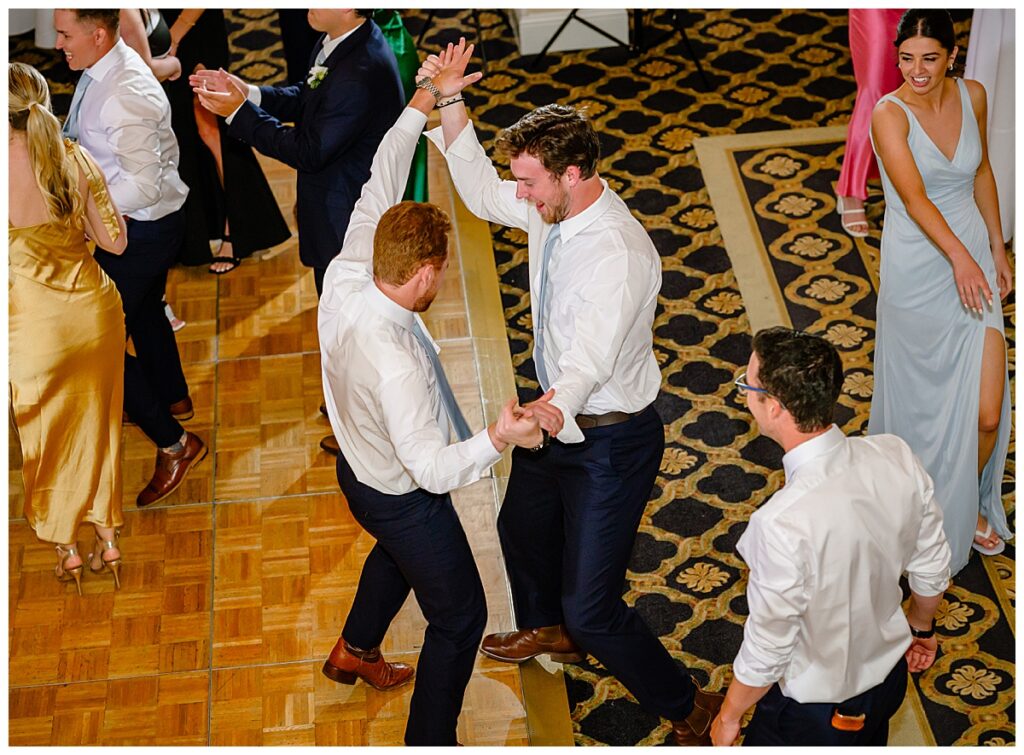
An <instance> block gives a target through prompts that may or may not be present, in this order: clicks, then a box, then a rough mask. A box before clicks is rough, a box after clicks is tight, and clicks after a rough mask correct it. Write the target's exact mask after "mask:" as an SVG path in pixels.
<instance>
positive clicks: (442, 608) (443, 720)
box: [337, 454, 487, 746]
mask: <svg viewBox="0 0 1024 755" xmlns="http://www.w3.org/2000/svg"><path fill="white" fill-rule="evenodd" d="M337 465H338V467H337V468H338V483H339V485H340V486H341V490H342V492H343V493H344V494H345V497H346V499H348V506H349V509H350V510H351V512H352V516H354V517H355V519H356V521H357V522H359V524H360V525H362V526H363V528H364V529H365V530H366V531H367V532H369V533H370V534H371V535H373V536H374V537H375V538H376V539H377V544H376V545H375V546H374V547H373V550H371V551H370V554H369V555H368V556H367V557H366V561H365V563H364V564H363V572H362V574H361V575H360V577H359V588H358V590H357V592H356V597H355V600H354V601H353V603H352V610H351V611H349V615H348V619H347V621H346V622H345V628H344V629H343V630H342V632H341V635H342V637H344V638H345V641H346V642H348V643H349V644H350V645H354V646H355V647H357V648H362V649H364V650H369V649H371V648H375V647H377V646H378V645H380V643H381V641H382V640H383V639H384V634H385V633H386V632H387V630H388V627H389V626H390V625H391V621H392V619H394V618H395V615H396V614H397V613H398V610H399V609H400V608H401V607H402V604H403V603H404V602H405V599H406V597H407V596H408V595H409V590H410V588H411V589H412V592H413V595H415V597H416V602H417V603H419V606H420V609H421V610H422V611H423V615H424V617H426V619H427V630H426V634H425V635H424V639H423V648H422V650H420V657H419V662H418V663H417V664H416V688H415V689H414V690H413V694H412V701H411V703H410V705H409V722H408V724H407V725H406V729H405V743H406V744H407V745H449V746H451V745H454V744H455V743H456V740H455V729H456V725H457V724H458V720H459V712H460V711H461V710H462V698H463V696H464V694H465V692H466V685H467V684H468V683H469V677H470V676H471V675H472V673H473V663H474V661H475V660H476V652H477V647H478V646H479V644H480V638H481V637H483V633H484V626H485V624H486V623H487V604H486V602H485V601H484V589H483V585H482V584H481V583H480V574H479V572H477V568H476V562H475V561H474V560H473V553H472V551H470V549H469V542H468V541H467V540H466V533H465V532H464V531H463V529H462V524H461V522H460V521H459V517H458V515H457V514H456V513H455V508H454V507H453V506H452V499H451V496H450V495H448V494H447V493H445V494H444V495H435V494H433V493H428V492H427V491H425V490H414V491H413V492H411V493H406V494H404V495H387V494H385V493H381V492H379V491H377V490H374V489H373V488H371V487H369V486H368V485H364V484H363V483H361V482H359V481H358V480H357V479H356V477H355V474H354V473H353V472H352V468H351V467H350V466H349V465H348V463H347V462H346V461H345V457H344V455H341V454H339V455H338V462H337Z"/></svg>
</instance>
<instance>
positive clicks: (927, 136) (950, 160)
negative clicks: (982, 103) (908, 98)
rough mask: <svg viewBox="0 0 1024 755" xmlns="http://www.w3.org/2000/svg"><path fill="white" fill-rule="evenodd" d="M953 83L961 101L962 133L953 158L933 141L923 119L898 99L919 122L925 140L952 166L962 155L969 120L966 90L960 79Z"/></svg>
mask: <svg viewBox="0 0 1024 755" xmlns="http://www.w3.org/2000/svg"><path fill="white" fill-rule="evenodd" d="M953 83H954V88H955V89H956V96H957V98H958V99H959V101H960V133H958V134H957V136H956V146H955V147H954V148H953V156H952V157H946V153H945V152H943V151H942V148H941V147H939V145H938V144H936V143H935V140H934V139H932V135H931V134H929V133H928V129H926V128H925V127H924V124H923V123H921V119H920V118H918V117H917V113H915V112H914V109H913V108H912V107H910V105H908V104H907V103H906V102H904V101H903V100H902V99H900V98H899V97H897V98H896V99H898V100H900V102H901V103H903V105H905V106H906V108H907V112H908V113H910V114H911V115H912V116H914V120H915V121H917V125H918V128H920V129H921V133H922V134H924V136H925V139H927V140H928V142H929V144H931V145H932V146H933V147H934V148H935V151H936V152H938V153H939V154H940V155H942V157H943V158H944V159H945V160H946V162H947V163H948V164H950V165H952V164H953V163H954V162H956V156H957V155H958V154H959V153H960V145H961V144H962V143H963V141H964V126H965V125H966V124H965V121H966V120H967V116H966V114H965V113H964V90H963V88H961V86H960V79H954V80H953Z"/></svg>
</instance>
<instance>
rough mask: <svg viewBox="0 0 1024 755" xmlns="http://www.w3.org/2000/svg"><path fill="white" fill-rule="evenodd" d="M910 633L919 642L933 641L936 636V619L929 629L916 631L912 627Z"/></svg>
mask: <svg viewBox="0 0 1024 755" xmlns="http://www.w3.org/2000/svg"><path fill="white" fill-rule="evenodd" d="M910 633H911V634H912V635H913V636H914V637H916V638H917V639H919V640H928V639H931V638H932V637H934V636H935V619H932V625H931V627H930V628H929V629H914V627H913V625H911V627H910Z"/></svg>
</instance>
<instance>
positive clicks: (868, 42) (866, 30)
mask: <svg viewBox="0 0 1024 755" xmlns="http://www.w3.org/2000/svg"><path fill="white" fill-rule="evenodd" d="M902 15H903V11H902V10H893V9H890V8H851V9H850V57H851V58H852V60H853V76H854V78H855V79H856V80H857V99H856V101H855V102H854V104H853V115H852V116H850V125H849V127H848V131H847V135H846V154H845V155H844V156H843V167H842V169H841V170H840V171H839V183H837V184H836V195H837V196H836V210H837V211H838V212H839V215H840V217H841V218H842V221H841V222H842V224H843V228H844V229H845V230H846V232H847V233H849V234H850V235H851V236H855V237H857V238H863V237H864V236H867V235H868V219H867V215H865V214H864V200H865V199H867V198H868V180H869V179H872V178H878V164H877V163H876V162H875V154H874V152H873V151H872V149H871V140H870V139H869V138H868V132H869V131H870V130H871V111H872V110H874V107H875V103H876V102H878V100H879V98H881V96H882V95H883V94H888V93H889V92H891V91H893V90H894V89H896V88H897V87H898V86H900V84H902V83H903V77H902V76H901V75H900V71H899V68H898V67H897V65H896V50H895V48H894V47H893V45H892V41H893V38H894V32H893V30H894V29H895V28H896V25H897V24H898V23H899V20H900V16H902Z"/></svg>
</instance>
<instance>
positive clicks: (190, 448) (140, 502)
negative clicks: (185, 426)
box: [135, 432, 206, 507]
mask: <svg viewBox="0 0 1024 755" xmlns="http://www.w3.org/2000/svg"><path fill="white" fill-rule="evenodd" d="M205 458H206V444H205V443H203V441H201V440H200V439H199V436H198V435H196V434H194V433H189V432H186V433H185V443H184V447H183V448H182V449H181V450H180V451H177V452H174V451H161V450H160V449H157V451H156V469H154V470H153V479H152V480H150V481H149V484H148V485H147V486H146V487H145V488H143V489H142V492H141V493H139V495H138V497H137V498H136V499H135V505H136V506H140V507H141V506H148V505H149V504H151V503H156V502H157V501H162V500H163V499H164V498H166V497H167V496H169V495H170V494H171V493H173V492H174V491H175V490H177V489H178V486H179V485H181V483H183V482H184V481H185V476H186V475H187V474H188V472H189V470H190V469H192V467H194V466H195V465H196V464H198V463H199V462H201V461H202V460H203V459H205Z"/></svg>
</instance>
